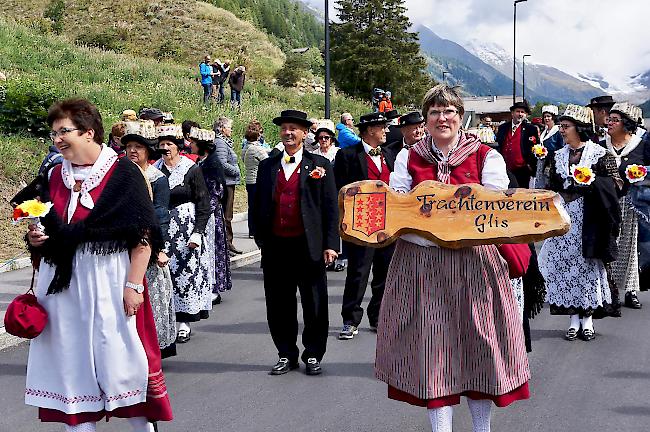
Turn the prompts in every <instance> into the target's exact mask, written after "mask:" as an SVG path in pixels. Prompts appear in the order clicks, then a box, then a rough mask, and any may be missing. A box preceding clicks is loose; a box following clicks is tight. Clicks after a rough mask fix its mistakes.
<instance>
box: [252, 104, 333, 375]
mask: <svg viewBox="0 0 650 432" xmlns="http://www.w3.org/2000/svg"><path fill="white" fill-rule="evenodd" d="M273 123H275V124H276V125H278V126H280V137H281V139H282V143H283V144H284V150H283V151H282V152H280V151H278V152H277V153H276V154H274V155H272V156H270V157H269V158H267V159H264V160H263V161H261V162H260V164H259V169H258V173H257V182H256V190H255V211H254V213H253V217H254V219H255V224H254V226H255V233H254V235H255V243H257V245H258V246H260V248H261V249H262V271H263V273H264V294H265V299H266V315H267V319H268V324H269V330H270V332H271V337H272V338H273V343H274V344H275V346H276V348H277V350H278V357H279V359H278V362H277V363H276V364H275V365H274V366H273V368H272V369H271V372H270V374H271V375H283V374H286V373H288V372H289V371H291V370H294V369H298V356H299V353H300V351H299V349H298V346H297V344H296V342H297V338H298V320H297V318H296V314H297V308H296V288H297V289H298V290H299V291H300V302H301V303H302V310H303V318H304V322H305V325H304V330H303V333H302V342H303V344H304V346H305V349H304V351H303V353H302V361H303V362H305V366H306V371H305V373H306V374H307V375H319V374H321V373H322V369H321V365H320V362H321V360H322V358H323V355H324V354H325V349H326V347H327V333H328V329H329V322H328V317H327V313H328V311H327V277H326V273H325V266H326V265H329V264H331V263H332V262H334V260H336V257H337V253H336V251H337V250H338V249H339V235H338V205H337V194H336V184H335V182H334V173H333V172H332V166H331V165H330V163H329V161H328V160H327V159H325V158H324V157H322V156H318V155H315V154H312V153H309V152H306V151H304V149H303V147H302V145H303V142H304V139H305V136H306V135H307V129H308V128H309V126H311V122H310V121H309V120H308V119H307V114H306V113H304V112H302V111H297V110H286V111H282V113H281V114H280V116H279V117H276V118H274V119H273Z"/></svg>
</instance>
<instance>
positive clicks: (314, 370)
mask: <svg viewBox="0 0 650 432" xmlns="http://www.w3.org/2000/svg"><path fill="white" fill-rule="evenodd" d="M305 366H306V369H305V373H306V374H307V375H320V374H322V373H323V369H322V368H321V367H320V362H319V361H318V360H316V359H315V358H313V357H311V358H308V359H307V363H305Z"/></svg>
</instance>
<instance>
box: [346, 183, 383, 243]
mask: <svg viewBox="0 0 650 432" xmlns="http://www.w3.org/2000/svg"><path fill="white" fill-rule="evenodd" d="M353 211H354V214H353V216H352V219H353V221H354V222H353V225H352V229H353V230H354V231H359V232H362V233H364V234H365V235H366V236H368V237H370V236H371V235H372V234H374V233H376V232H377V231H381V230H383V229H385V228H386V192H373V193H358V194H356V195H355V196H354V210H353Z"/></svg>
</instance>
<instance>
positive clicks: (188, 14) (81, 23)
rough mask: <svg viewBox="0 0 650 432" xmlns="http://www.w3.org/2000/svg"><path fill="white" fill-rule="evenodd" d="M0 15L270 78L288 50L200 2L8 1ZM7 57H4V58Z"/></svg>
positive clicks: (114, 45) (128, 49) (101, 42)
mask: <svg viewBox="0 0 650 432" xmlns="http://www.w3.org/2000/svg"><path fill="white" fill-rule="evenodd" d="M0 16H4V17H6V18H11V19H15V20H16V21H18V22H19V23H22V24H24V25H26V26H28V27H31V28H33V29H35V30H37V31H40V32H54V33H59V34H61V35H62V36H64V37H65V38H66V39H67V40H68V41H72V42H76V43H77V44H82V45H89V46H95V47H101V48H106V49H111V50H113V51H116V52H122V53H129V54H134V55H136V56H142V57H152V58H157V59H170V60H173V61H175V62H178V63H182V64H186V65H197V64H198V63H199V62H200V60H201V59H202V58H203V56H204V55H205V54H211V55H212V56H213V57H214V58H220V59H222V60H225V59H226V58H229V59H231V60H233V61H234V62H235V63H237V64H245V65H246V66H248V68H249V69H250V70H251V75H252V76H255V77H259V78H270V77H271V76H272V75H273V73H274V72H275V71H276V70H277V69H279V68H280V67H281V65H282V63H283V61H284V54H283V53H282V51H281V50H280V49H279V48H278V47H277V46H275V45H274V44H273V43H271V41H270V40H269V37H268V36H267V35H266V34H265V33H264V32H262V31H260V30H258V29H256V28H255V27H254V26H253V24H251V23H249V22H246V21H242V20H240V19H238V18H237V17H235V16H234V15H233V14H232V13H231V12H228V11H226V10H224V9H220V8H217V7H215V6H213V5H211V4H208V3H203V2H198V1H195V0H142V1H138V2H125V1H120V0H3V1H2V2H0ZM0 61H1V59H0Z"/></svg>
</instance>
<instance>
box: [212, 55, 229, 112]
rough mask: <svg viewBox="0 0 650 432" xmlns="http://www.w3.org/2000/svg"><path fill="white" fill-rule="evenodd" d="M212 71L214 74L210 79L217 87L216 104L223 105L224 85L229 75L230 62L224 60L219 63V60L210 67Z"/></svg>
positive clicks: (224, 96) (224, 97)
mask: <svg viewBox="0 0 650 432" xmlns="http://www.w3.org/2000/svg"><path fill="white" fill-rule="evenodd" d="M212 70H213V72H214V73H215V76H213V77H212V82H213V83H216V85H217V86H219V91H218V94H217V103H223V101H224V100H225V99H226V95H225V92H224V85H225V83H226V80H227V79H228V77H229V75H230V60H226V61H224V62H223V63H221V62H220V61H219V59H217V60H216V61H215V62H214V64H213V65H212Z"/></svg>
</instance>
